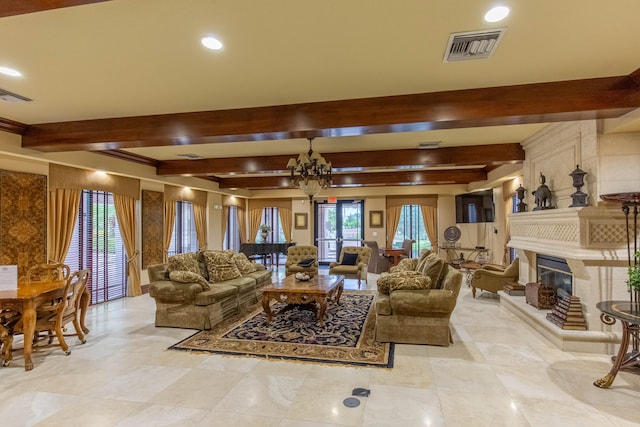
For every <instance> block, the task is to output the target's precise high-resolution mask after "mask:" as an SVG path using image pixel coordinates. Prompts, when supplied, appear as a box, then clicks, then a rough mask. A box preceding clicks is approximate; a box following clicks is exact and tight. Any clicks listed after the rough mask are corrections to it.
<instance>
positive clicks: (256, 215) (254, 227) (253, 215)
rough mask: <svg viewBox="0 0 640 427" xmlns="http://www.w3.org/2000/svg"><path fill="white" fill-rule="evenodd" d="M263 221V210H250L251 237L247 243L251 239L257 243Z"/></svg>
mask: <svg viewBox="0 0 640 427" xmlns="http://www.w3.org/2000/svg"><path fill="white" fill-rule="evenodd" d="M261 219H262V208H257V209H251V210H249V237H248V238H247V241H249V239H253V240H251V241H255V238H256V235H257V234H258V229H259V228H260V220H261Z"/></svg>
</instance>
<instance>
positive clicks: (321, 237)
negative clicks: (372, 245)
mask: <svg viewBox="0 0 640 427" xmlns="http://www.w3.org/2000/svg"><path fill="white" fill-rule="evenodd" d="M363 210H364V206H363V203H362V202H360V201H353V200H338V201H336V202H335V203H328V202H316V203H315V215H314V218H315V220H314V231H315V233H314V238H315V242H316V246H318V262H319V263H321V264H328V263H330V262H332V261H337V260H338V257H339V256H340V251H341V250H342V247H343V246H362V239H363V236H364V221H363V220H362V219H363V217H364V216H363Z"/></svg>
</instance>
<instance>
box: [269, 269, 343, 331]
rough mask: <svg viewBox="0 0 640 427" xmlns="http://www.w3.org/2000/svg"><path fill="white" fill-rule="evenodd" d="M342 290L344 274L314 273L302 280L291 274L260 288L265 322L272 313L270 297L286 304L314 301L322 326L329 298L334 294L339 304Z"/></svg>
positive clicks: (310, 302) (311, 302) (305, 303)
mask: <svg viewBox="0 0 640 427" xmlns="http://www.w3.org/2000/svg"><path fill="white" fill-rule="evenodd" d="M343 290H344V276H334V275H318V274H316V275H315V276H314V277H312V278H311V279H310V280H308V281H304V282H303V281H300V280H296V276H295V275H294V274H292V275H290V276H287V277H285V278H284V279H283V280H281V281H279V282H278V283H274V284H273V285H270V286H265V287H264V288H262V308H264V312H265V313H266V314H267V322H270V321H271V318H272V317H273V313H272V312H271V306H270V305H269V301H270V300H272V299H274V300H276V301H279V302H283V303H285V304H287V305H288V306H291V305H293V304H304V305H307V304H313V303H315V304H317V317H318V323H319V324H320V325H321V326H323V325H324V315H325V313H326V311H327V304H328V303H329V300H330V299H331V298H332V297H333V296H334V295H335V302H336V304H340V296H341V295H342V291H343ZM287 308H288V307H287ZM285 309H286V308H285Z"/></svg>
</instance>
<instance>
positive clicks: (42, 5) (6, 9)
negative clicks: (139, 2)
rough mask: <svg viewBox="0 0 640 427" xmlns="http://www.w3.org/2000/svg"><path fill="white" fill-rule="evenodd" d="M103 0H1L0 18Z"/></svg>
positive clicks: (101, 0) (102, 0)
mask: <svg viewBox="0 0 640 427" xmlns="http://www.w3.org/2000/svg"><path fill="white" fill-rule="evenodd" d="M104 1H109V0H2V1H0V18H4V17H6V16H15V15H24V14H26V13H34V12H41V11H43V10H51V9H59V8H62V7H71V6H81V5H83V4H90V3H100V2H104Z"/></svg>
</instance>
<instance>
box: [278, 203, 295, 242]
mask: <svg viewBox="0 0 640 427" xmlns="http://www.w3.org/2000/svg"><path fill="white" fill-rule="evenodd" d="M278 213H279V214H280V222H281V223H282V231H284V240H285V242H290V241H291V238H292V237H291V224H292V223H293V213H292V210H291V209H288V208H280V209H278Z"/></svg>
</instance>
